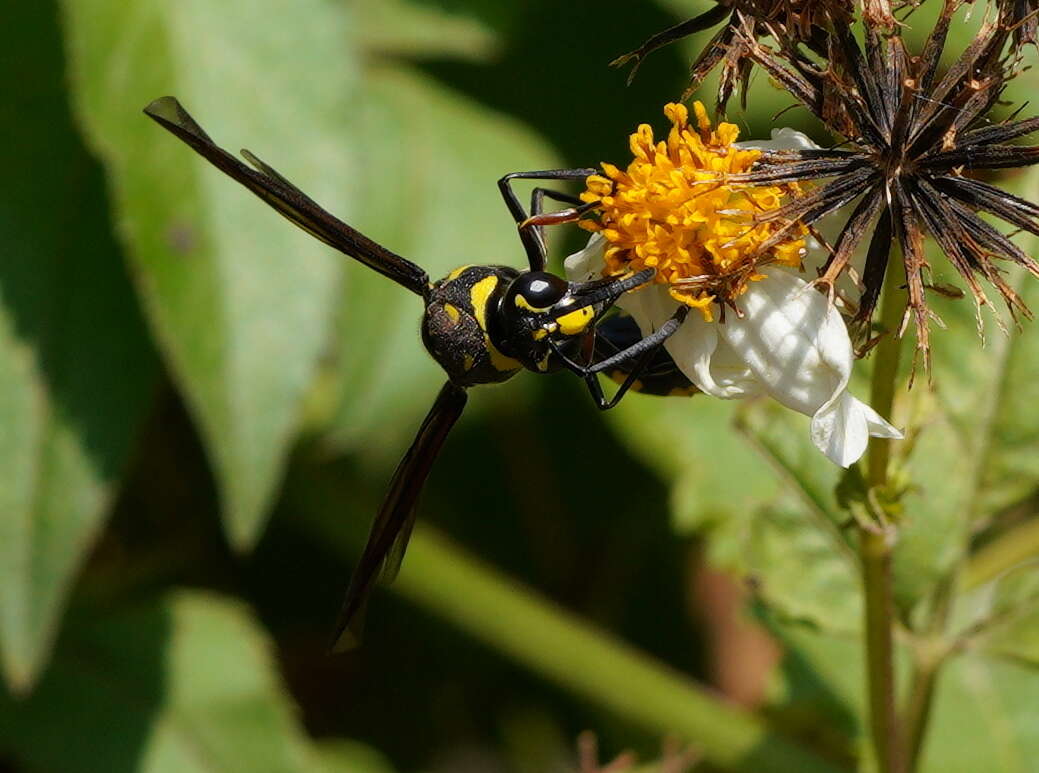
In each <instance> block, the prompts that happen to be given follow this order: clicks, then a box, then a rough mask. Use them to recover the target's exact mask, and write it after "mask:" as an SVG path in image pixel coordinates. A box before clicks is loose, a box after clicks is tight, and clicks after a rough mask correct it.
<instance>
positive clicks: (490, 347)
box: [469, 274, 523, 373]
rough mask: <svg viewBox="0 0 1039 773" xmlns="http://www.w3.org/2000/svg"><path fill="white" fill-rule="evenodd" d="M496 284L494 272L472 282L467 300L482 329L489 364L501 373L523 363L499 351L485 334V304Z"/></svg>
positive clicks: (514, 368)
mask: <svg viewBox="0 0 1039 773" xmlns="http://www.w3.org/2000/svg"><path fill="white" fill-rule="evenodd" d="M497 286H498V277H496V276H495V275H494V274H491V275H490V276H488V277H484V278H483V279H481V280H480V281H479V282H477V283H476V284H474V285H473V287H472V290H470V291H469V300H470V302H471V303H472V304H473V314H474V315H475V316H476V324H478V325H479V326H480V329H481V330H482V331H483V340H484V344H485V345H486V346H487V353H488V354H489V355H490V357H491V365H492V366H493V367H494V369H495V370H497V371H500V372H501V373H507V372H508V371H510V370H519V369H520V368H522V367H523V363H521V362H520V361H519V360H516V359H513V358H512V357H507V356H505V355H504V354H502V353H501V352H499V351H498V347H496V346H495V345H494V344H493V343H491V337H490V336H489V335H487V304H488V302H489V301H490V298H491V295H492V294H493V293H494V290H495V288H496V287H497Z"/></svg>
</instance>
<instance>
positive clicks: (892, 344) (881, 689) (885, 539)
mask: <svg viewBox="0 0 1039 773" xmlns="http://www.w3.org/2000/svg"><path fill="white" fill-rule="evenodd" d="M897 266H898V264H897V263H896V262H895V261H891V262H889V263H888V267H887V276H886V277H885V280H884V297H883V301H882V305H881V315H882V316H881V325H882V327H883V338H882V339H881V340H880V342H879V343H878V344H877V347H876V353H875V355H874V362H873V378H872V383H871V385H870V403H871V404H872V405H873V407H874V409H875V410H876V411H877V412H878V413H879V414H880V415H881V416H886V417H890V416H891V409H892V406H893V404H894V397H895V383H896V381H897V378H898V365H899V360H900V358H901V348H902V347H901V344H902V340H901V338H900V337H899V336H898V330H899V326H900V324H901V319H902V311H903V309H904V308H905V301H904V298H903V297H902V288H901V287H900V285H901V282H900V281H898V277H896V276H892V275H893V274H896V273H898V268H897ZM866 458H867V465H866V467H867V471H866V480H867V482H868V484H869V489H870V491H871V492H874V493H875V492H883V491H884V489H885V488H886V487H887V485H888V471H889V467H890V461H891V440H889V439H887V438H880V437H873V438H870V442H869V448H868V451H867V457H866ZM871 499H873V501H876V497H871ZM882 499H886V497H882ZM875 515H876V516H877V517H876V519H875V520H874V521H873V522H869V523H863V524H861V525H860V529H859V557H860V561H861V564H862V584H863V592H864V594H865V605H864V606H865V630H866V640H865V644H866V663H867V681H868V684H867V687H868V693H869V710H870V728H871V732H872V736H873V747H874V751H875V753H876V757H877V766H878V769H879V770H880V771H882V773H905V767H904V765H903V762H904V760H903V756H902V753H901V751H902V750H901V747H900V743H899V737H898V721H897V715H896V712H895V667H894V637H893V629H894V601H893V597H892V580H891V554H892V551H893V549H894V545H895V540H896V536H897V535H896V531H895V527H894V525H893V524H892V523H891V522H890V519H888V518H886V517H884V514H883V513H876V514H875Z"/></svg>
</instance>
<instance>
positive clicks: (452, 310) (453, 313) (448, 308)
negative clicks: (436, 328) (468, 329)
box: [444, 303, 462, 325]
mask: <svg viewBox="0 0 1039 773" xmlns="http://www.w3.org/2000/svg"><path fill="white" fill-rule="evenodd" d="M444 311H445V312H447V316H449V317H450V318H451V322H452V323H454V324H455V325H457V324H458V320H459V318H460V317H461V316H462V315H461V313H459V311H458V308H457V307H456V306H453V305H452V304H450V303H445V304H444Z"/></svg>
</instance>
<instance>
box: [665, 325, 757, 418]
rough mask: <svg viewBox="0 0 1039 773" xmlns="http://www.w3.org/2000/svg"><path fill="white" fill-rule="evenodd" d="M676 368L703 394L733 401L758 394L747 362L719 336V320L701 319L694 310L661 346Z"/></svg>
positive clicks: (753, 376)
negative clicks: (706, 320)
mask: <svg viewBox="0 0 1039 773" xmlns="http://www.w3.org/2000/svg"><path fill="white" fill-rule="evenodd" d="M664 346H665V347H666V348H667V351H668V354H670V355H671V358H672V359H673V360H674V361H675V363H676V364H677V365H678V367H679V369H680V370H681V371H682V372H683V373H684V374H685V375H686V376H687V377H688V378H689V380H690V381H692V382H693V383H694V384H696V386H697V387H698V388H699V389H700V391H702V392H704V393H705V394H709V395H711V396H712V397H719V398H721V399H723V400H736V399H739V398H742V397H752V396H754V395H758V394H761V392H762V386H761V384H760V382H759V381H758V379H757V377H756V376H755V375H754V374H753V373H752V372H751V370H750V368H748V367H747V364H746V363H745V362H743V360H742V359H740V358H739V357H738V356H737V355H736V353H735V352H733V351H732V349H731V348H730V347H729V346H728V345H727V344H726V343H725V342H724V341H723V340H719V338H718V323H716V322H704V320H703V317H702V316H700V313H699V312H698V311H696V310H695V309H694V310H693V311H691V312H690V313H689V316H688V317H687V318H686V321H685V322H683V323H682V327H680V328H679V329H678V331H677V332H676V333H675V334H674V335H673V336H671V338H669V339H668V341H667V343H666V344H665V345H664Z"/></svg>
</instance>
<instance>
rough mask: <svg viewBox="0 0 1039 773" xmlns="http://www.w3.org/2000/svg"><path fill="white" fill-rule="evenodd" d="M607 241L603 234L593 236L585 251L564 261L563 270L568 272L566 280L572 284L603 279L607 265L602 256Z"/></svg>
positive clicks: (580, 251) (576, 253)
mask: <svg viewBox="0 0 1039 773" xmlns="http://www.w3.org/2000/svg"><path fill="white" fill-rule="evenodd" d="M605 241H606V240H605V239H604V238H603V235H602V234H592V238H591V239H589V240H588V244H586V245H585V247H584V249H583V250H579V251H578V252H575V253H574V254H573V255H571V256H570V257H568V258H567V259H566V260H564V261H563V270H564V271H565V272H566V278H567V279H569V280H570V281H571V282H587V281H589V280H591V279H601V278H602V270H603V267H604V266H605V265H606V262H605V261H604V260H603V256H602V253H603V248H604V246H605Z"/></svg>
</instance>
